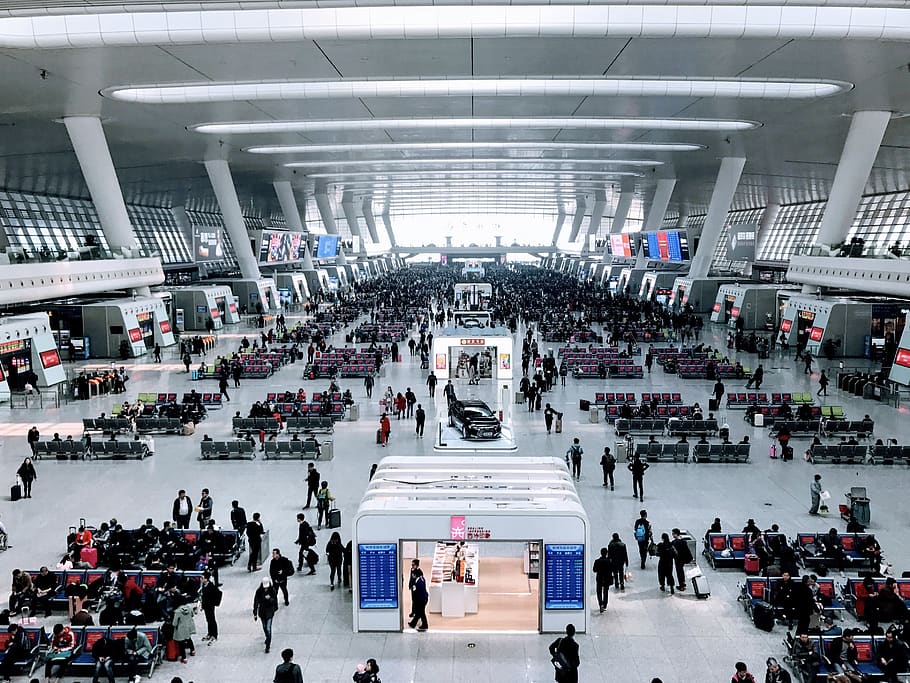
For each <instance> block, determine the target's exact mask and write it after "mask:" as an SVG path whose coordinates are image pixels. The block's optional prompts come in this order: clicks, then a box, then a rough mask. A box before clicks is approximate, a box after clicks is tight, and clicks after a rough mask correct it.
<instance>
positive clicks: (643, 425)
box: [613, 418, 666, 436]
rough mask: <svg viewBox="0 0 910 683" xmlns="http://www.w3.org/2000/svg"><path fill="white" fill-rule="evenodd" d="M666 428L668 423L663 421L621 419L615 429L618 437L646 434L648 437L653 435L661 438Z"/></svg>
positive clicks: (614, 426)
mask: <svg viewBox="0 0 910 683" xmlns="http://www.w3.org/2000/svg"><path fill="white" fill-rule="evenodd" d="M665 426H666V422H664V421H663V420H640V419H633V420H628V419H624V418H621V419H619V420H616V422H615V423H614V425H613V428H614V429H615V430H616V435H617V436H625V435H627V434H644V435H647V436H650V435H652V434H653V435H655V436H659V435H661V434H663V433H664V427H665Z"/></svg>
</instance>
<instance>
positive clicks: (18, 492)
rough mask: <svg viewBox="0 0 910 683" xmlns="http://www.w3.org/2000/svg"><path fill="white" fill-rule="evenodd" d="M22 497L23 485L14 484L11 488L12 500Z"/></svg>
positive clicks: (10, 497) (10, 496)
mask: <svg viewBox="0 0 910 683" xmlns="http://www.w3.org/2000/svg"><path fill="white" fill-rule="evenodd" d="M20 498H22V487H21V486H20V485H19V484H13V485H12V486H11V487H10V490H9V499H10V500H19V499H20Z"/></svg>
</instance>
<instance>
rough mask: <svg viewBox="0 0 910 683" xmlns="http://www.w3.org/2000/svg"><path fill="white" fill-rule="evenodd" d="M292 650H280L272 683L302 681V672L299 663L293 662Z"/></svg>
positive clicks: (300, 682) (297, 682) (301, 682)
mask: <svg viewBox="0 0 910 683" xmlns="http://www.w3.org/2000/svg"><path fill="white" fill-rule="evenodd" d="M266 651H268V650H266ZM293 659H294V651H293V650H292V649H291V648H289V647H288V648H285V649H284V650H282V651H281V664H279V665H278V666H276V667H275V678H273V679H272V681H273V683H303V672H302V671H301V670H300V665H299V664H295V663H294V662H293Z"/></svg>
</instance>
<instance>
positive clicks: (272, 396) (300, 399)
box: [265, 391, 342, 403]
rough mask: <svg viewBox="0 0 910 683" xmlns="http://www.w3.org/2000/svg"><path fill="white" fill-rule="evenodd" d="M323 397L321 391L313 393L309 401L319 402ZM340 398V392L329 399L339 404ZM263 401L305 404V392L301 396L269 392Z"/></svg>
mask: <svg viewBox="0 0 910 683" xmlns="http://www.w3.org/2000/svg"><path fill="white" fill-rule="evenodd" d="M324 395H325V393H324V392H322V391H314V392H313V395H312V396H311V397H310V400H312V401H316V402H321V401H322V398H323V396H324ZM288 396H290V400H288V398H287V397H288ZM341 396H342V394H341V392H340V391H333V392H332V393H331V395H330V396H329V398H330V399H331V400H332V401H333V402H340V401H341ZM265 400H266V401H267V402H268V403H275V402H276V401H277V402H279V403H306V392H303V393H302V394H295V392H293V391H290V392H288V391H281V392H269V393H267V394H266V395H265Z"/></svg>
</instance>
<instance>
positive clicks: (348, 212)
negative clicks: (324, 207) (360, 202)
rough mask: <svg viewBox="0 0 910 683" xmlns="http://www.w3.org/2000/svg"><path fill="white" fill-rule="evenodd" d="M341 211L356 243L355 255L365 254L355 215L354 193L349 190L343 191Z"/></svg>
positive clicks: (358, 223)
mask: <svg viewBox="0 0 910 683" xmlns="http://www.w3.org/2000/svg"><path fill="white" fill-rule="evenodd" d="M341 210H342V211H344V218H345V220H346V221H347V223H348V230H350V231H351V237H352V238H355V239H356V241H357V242H358V245H357V249H355V250H354V251H355V252H356V253H362V254H365V253H366V250H367V249H366V245H365V244H364V240H363V235H362V234H360V222H359V221H358V218H359V216H358V215H357V207H356V206H355V204H354V193H353V192H352V191H351V190H345V191H344V192H343V193H342V195H341Z"/></svg>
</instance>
